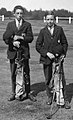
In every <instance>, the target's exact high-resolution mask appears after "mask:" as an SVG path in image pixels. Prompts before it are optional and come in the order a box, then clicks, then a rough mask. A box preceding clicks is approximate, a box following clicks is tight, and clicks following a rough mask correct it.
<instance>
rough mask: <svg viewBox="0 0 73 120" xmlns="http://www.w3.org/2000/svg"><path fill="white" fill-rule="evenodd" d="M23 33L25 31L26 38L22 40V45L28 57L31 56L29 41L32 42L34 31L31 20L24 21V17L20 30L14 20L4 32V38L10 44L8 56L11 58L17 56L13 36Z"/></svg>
mask: <svg viewBox="0 0 73 120" xmlns="http://www.w3.org/2000/svg"><path fill="white" fill-rule="evenodd" d="M22 33H25V36H24V40H22V42H21V46H22V47H23V50H24V55H25V57H26V58H27V59H29V58H30V50H29V43H31V42H32V40H33V33H32V28H31V24H30V23H29V22H26V21H24V19H23V20H22V25H21V27H20V28H19V30H18V28H17V27H16V23H15V20H14V21H11V22H9V23H8V25H7V28H6V31H5V32H4V34H3V40H4V41H5V43H6V44H7V45H8V50H7V57H8V58H9V59H14V58H15V56H16V50H15V49H13V48H14V46H13V37H14V35H20V36H21V35H22Z"/></svg>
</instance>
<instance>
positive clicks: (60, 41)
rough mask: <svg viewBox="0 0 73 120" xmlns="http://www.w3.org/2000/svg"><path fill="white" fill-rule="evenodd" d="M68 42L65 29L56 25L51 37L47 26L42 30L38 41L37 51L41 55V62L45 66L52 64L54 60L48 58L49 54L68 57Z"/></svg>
mask: <svg viewBox="0 0 73 120" xmlns="http://www.w3.org/2000/svg"><path fill="white" fill-rule="evenodd" d="M67 48H68V42H67V39H66V36H65V34H64V31H63V28H62V27H60V26H57V25H56V24H55V25H54V32H53V35H52V36H51V34H50V31H49V30H48V28H47V26H46V27H45V28H43V29H41V30H40V33H39V35H38V38H37V41H36V50H37V51H38V52H39V53H40V55H41V56H40V62H41V63H43V64H50V63H51V62H52V60H51V59H50V58H49V57H48V56H47V52H51V53H53V54H54V55H56V54H58V55H59V56H60V55H61V54H64V55H66V52H67Z"/></svg>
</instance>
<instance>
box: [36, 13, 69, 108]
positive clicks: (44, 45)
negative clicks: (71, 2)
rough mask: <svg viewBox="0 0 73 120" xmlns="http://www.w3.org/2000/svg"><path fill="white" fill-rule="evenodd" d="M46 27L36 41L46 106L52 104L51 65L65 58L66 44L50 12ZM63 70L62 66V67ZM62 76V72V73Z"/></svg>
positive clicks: (66, 100)
mask: <svg viewBox="0 0 73 120" xmlns="http://www.w3.org/2000/svg"><path fill="white" fill-rule="evenodd" d="M46 23H47V25H46V26H45V27H44V28H43V29H41V31H40V33H39V35H38V38H37V41H36V50H37V51H38V52H39V53H40V62H41V63H42V64H43V71H44V75H45V84H46V93H47V96H48V102H47V104H49V105H51V104H52V94H51V91H50V87H49V84H50V80H51V78H52V63H53V60H54V59H55V58H56V57H60V56H61V55H64V56H66V52H67V48H68V42H67V39H66V36H65V34H64V31H63V28H62V27H60V26H57V25H56V24H55V15H54V13H53V12H52V11H50V12H48V14H47V15H46ZM62 70H63V65H62ZM63 74H64V72H63ZM63 86H64V99H65V108H66V109H69V108H70V105H69V102H68V99H67V95H66V83H65V78H64V75H63Z"/></svg>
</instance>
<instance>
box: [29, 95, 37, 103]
mask: <svg viewBox="0 0 73 120" xmlns="http://www.w3.org/2000/svg"><path fill="white" fill-rule="evenodd" d="M28 98H29V99H30V100H31V101H33V102H36V101H37V100H36V98H35V97H34V96H33V95H31V94H29V95H28Z"/></svg>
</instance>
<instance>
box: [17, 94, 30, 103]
mask: <svg viewBox="0 0 73 120" xmlns="http://www.w3.org/2000/svg"><path fill="white" fill-rule="evenodd" d="M26 99H28V94H27V93H24V94H23V95H20V97H19V101H23V100H26Z"/></svg>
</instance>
